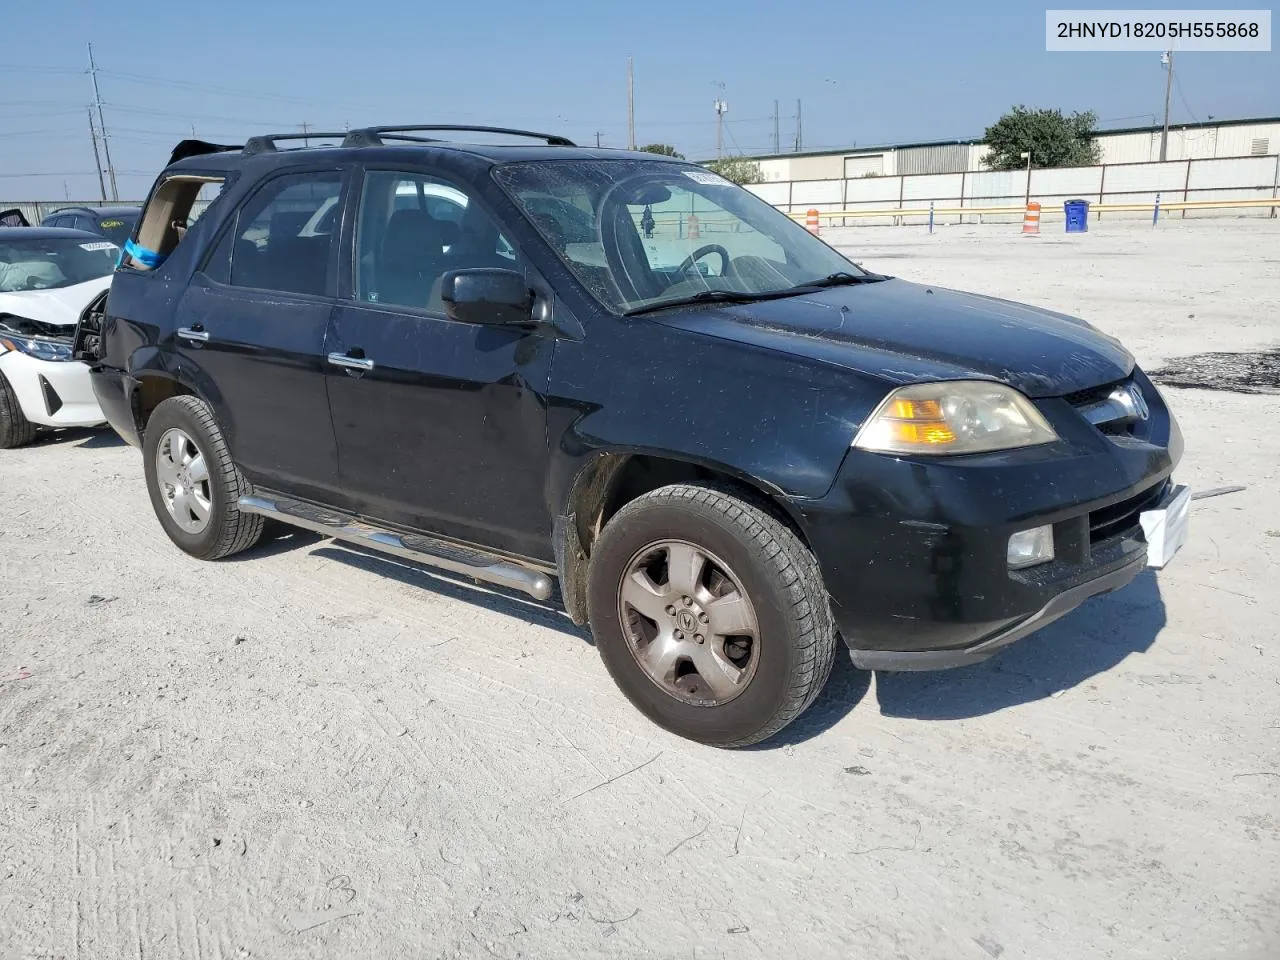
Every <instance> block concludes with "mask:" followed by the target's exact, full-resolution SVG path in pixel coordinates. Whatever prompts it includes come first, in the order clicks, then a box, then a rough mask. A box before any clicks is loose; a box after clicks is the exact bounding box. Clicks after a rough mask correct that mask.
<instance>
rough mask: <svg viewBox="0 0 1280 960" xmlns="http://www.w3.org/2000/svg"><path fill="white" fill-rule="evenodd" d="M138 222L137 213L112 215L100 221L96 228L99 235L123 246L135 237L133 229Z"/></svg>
mask: <svg viewBox="0 0 1280 960" xmlns="http://www.w3.org/2000/svg"><path fill="white" fill-rule="evenodd" d="M137 222H138V215H137V214H136V213H124V214H111V215H110V216H104V217H103V218H102V219H100V220H98V221H97V223H96V224H95V226H96V227H97V232H98V233H100V234H102V235H103V236H104V237H106V238H107V239H108V240H110V241H111V242H112V243H115V244H118V245H120V246H123V245H124V242H125V241H126V240H128V239H129V238H130V237H131V236H133V228H134V225H135V224H136V223H137Z"/></svg>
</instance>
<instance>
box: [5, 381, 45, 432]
mask: <svg viewBox="0 0 1280 960" xmlns="http://www.w3.org/2000/svg"><path fill="white" fill-rule="evenodd" d="M38 430H39V428H38V427H36V425H35V424H34V423H32V422H31V421H30V420H28V419H27V417H26V414H24V413H23V412H22V405H21V404H19V403H18V395H17V394H16V393H14V391H13V386H12V385H11V384H10V383H9V381H8V379H7V378H6V377H5V375H4V374H3V373H0V450H11V449H13V448H14V447H22V446H25V445H26V444H28V443H30V442H31V441H32V440H34V439H35V438H36V433H37V432H38Z"/></svg>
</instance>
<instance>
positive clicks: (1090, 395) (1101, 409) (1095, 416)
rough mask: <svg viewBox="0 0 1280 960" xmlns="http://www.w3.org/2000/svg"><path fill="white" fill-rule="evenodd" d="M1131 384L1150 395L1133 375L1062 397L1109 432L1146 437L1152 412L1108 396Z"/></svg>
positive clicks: (1142, 392)
mask: <svg viewBox="0 0 1280 960" xmlns="http://www.w3.org/2000/svg"><path fill="white" fill-rule="evenodd" d="M1128 387H1134V388H1136V389H1137V390H1138V392H1139V393H1140V394H1142V396H1143V398H1144V399H1147V398H1146V391H1145V390H1143V389H1142V386H1141V384H1139V383H1136V382H1135V381H1134V380H1133V378H1132V377H1126V378H1125V379H1123V380H1114V381H1112V382H1111V383H1104V384H1102V385H1101V386H1097V387H1089V388H1088V389H1087V390H1077V391H1075V392H1074V393H1068V394H1066V395H1065V396H1064V397H1063V399H1064V400H1066V401H1067V403H1069V404H1071V406H1073V407H1074V408H1075V409H1076V411H1077V412H1079V413H1080V415H1081V416H1083V417H1084V418H1085V419H1087V420H1088V421H1089V422H1090V423H1092V424H1093V425H1094V426H1095V427H1097V428H1098V430H1099V431H1101V432H1102V433H1103V434H1105V435H1106V436H1109V437H1134V438H1137V439H1145V438H1146V437H1147V435H1148V433H1149V431H1150V422H1151V420H1150V415H1149V414H1147V415H1135V414H1134V412H1133V411H1132V410H1130V409H1127V408H1125V407H1123V406H1121V405H1118V404H1117V403H1115V402H1114V401H1111V400H1109V398H1110V397H1111V396H1112V394H1114V393H1115V392H1116V391H1117V390H1124V389H1125V388H1128ZM1147 402H1148V403H1149V402H1150V401H1149V399H1148V400H1147Z"/></svg>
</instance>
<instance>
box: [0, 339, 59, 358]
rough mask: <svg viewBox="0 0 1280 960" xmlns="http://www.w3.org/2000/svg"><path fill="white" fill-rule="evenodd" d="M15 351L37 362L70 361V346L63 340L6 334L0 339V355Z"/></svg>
mask: <svg viewBox="0 0 1280 960" xmlns="http://www.w3.org/2000/svg"><path fill="white" fill-rule="evenodd" d="M5 350H17V351H18V352H19V353H25V354H26V355H27V356H29V357H35V358H36V359H37V360H70V359H71V344H69V343H67V342H65V341H63V340H46V339H45V338H44V337H15V336H13V335H12V334H7V335H5V336H4V337H2V338H0V353H3V352H4V351H5Z"/></svg>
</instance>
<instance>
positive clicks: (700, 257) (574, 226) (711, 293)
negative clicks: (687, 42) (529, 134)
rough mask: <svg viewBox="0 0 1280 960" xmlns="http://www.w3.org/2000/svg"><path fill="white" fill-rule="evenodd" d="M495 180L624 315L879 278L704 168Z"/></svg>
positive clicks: (512, 168) (525, 167)
mask: <svg viewBox="0 0 1280 960" xmlns="http://www.w3.org/2000/svg"><path fill="white" fill-rule="evenodd" d="M495 176H496V178H497V180H498V182H499V183H500V184H501V185H502V187H503V188H504V189H505V190H506V191H507V192H508V193H509V194H510V195H511V196H512V197H513V198H514V199H515V201H516V202H517V203H518V204H519V205H520V207H521V208H522V209H523V210H524V212H525V214H526V215H527V216H528V217H529V219H530V220H531V221H533V223H534V224H535V225H537V227H538V230H539V231H540V232H541V233H542V235H543V236H544V237H546V239H547V240H548V241H549V242H550V243H551V245H552V246H553V247H555V249H556V251H557V252H558V253H559V254H560V256H561V257H562V258H563V259H564V261H565V263H566V264H567V265H568V267H569V269H570V270H572V271H573V273H574V275H575V276H576V277H577V278H578V279H579V280H580V281H582V283H583V284H584V285H586V287H587V288H588V289H589V290H590V291H591V292H592V293H593V294H594V295H595V296H596V297H597V298H598V299H599V300H600V301H601V302H602V303H604V304H605V305H606V306H607V307H609V308H610V309H612V310H614V311H616V312H619V313H628V312H634V311H639V310H648V309H655V308H660V307H661V306H662V305H663V304H667V303H685V302H689V301H690V300H702V299H707V300H711V299H742V300H749V299H756V298H765V297H768V296H771V295H778V294H780V293H783V292H792V291H794V290H795V288H797V287H800V288H804V287H805V285H806V284H811V283H814V282H822V281H823V280H827V281H830V278H832V277H833V276H834V275H837V274H839V275H841V276H842V277H844V278H847V280H848V281H850V282H856V281H857V280H858V279H861V278H868V277H869V276H870V275H869V274H866V273H865V272H864V271H862V270H860V269H859V268H858V267H856V266H854V265H853V264H852V263H850V262H849V261H848V260H846V259H845V258H844V257H842V256H841V255H840V254H839V253H837V252H836V251H835V250H832V249H831V248H830V247H828V246H827V245H826V244H824V243H822V242H821V241H820V240H817V239H816V238H814V237H813V236H812V235H810V234H809V232H808V231H806V230H805V229H804V228H803V227H802V226H800V225H799V224H797V223H795V222H794V221H793V220H791V219H790V218H789V217H787V216H785V215H784V214H782V213H780V212H778V211H777V210H775V209H774V208H773V207H771V206H769V204H767V203H765V202H764V201H763V200H761V199H759V198H758V197H756V196H755V195H754V194H752V193H750V192H749V191H747V190H744V189H742V188H741V187H738V186H735V185H734V184H732V183H730V182H729V181H728V180H725V179H723V178H722V177H720V176H717V175H716V174H714V173H712V172H710V171H709V170H705V169H703V168H702V167H696V166H693V165H690V164H682V163H663V162H658V161H648V160H555V161H542V162H537V163H514V164H508V165H504V166H502V167H499V168H498V169H497V171H496V172H495Z"/></svg>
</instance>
